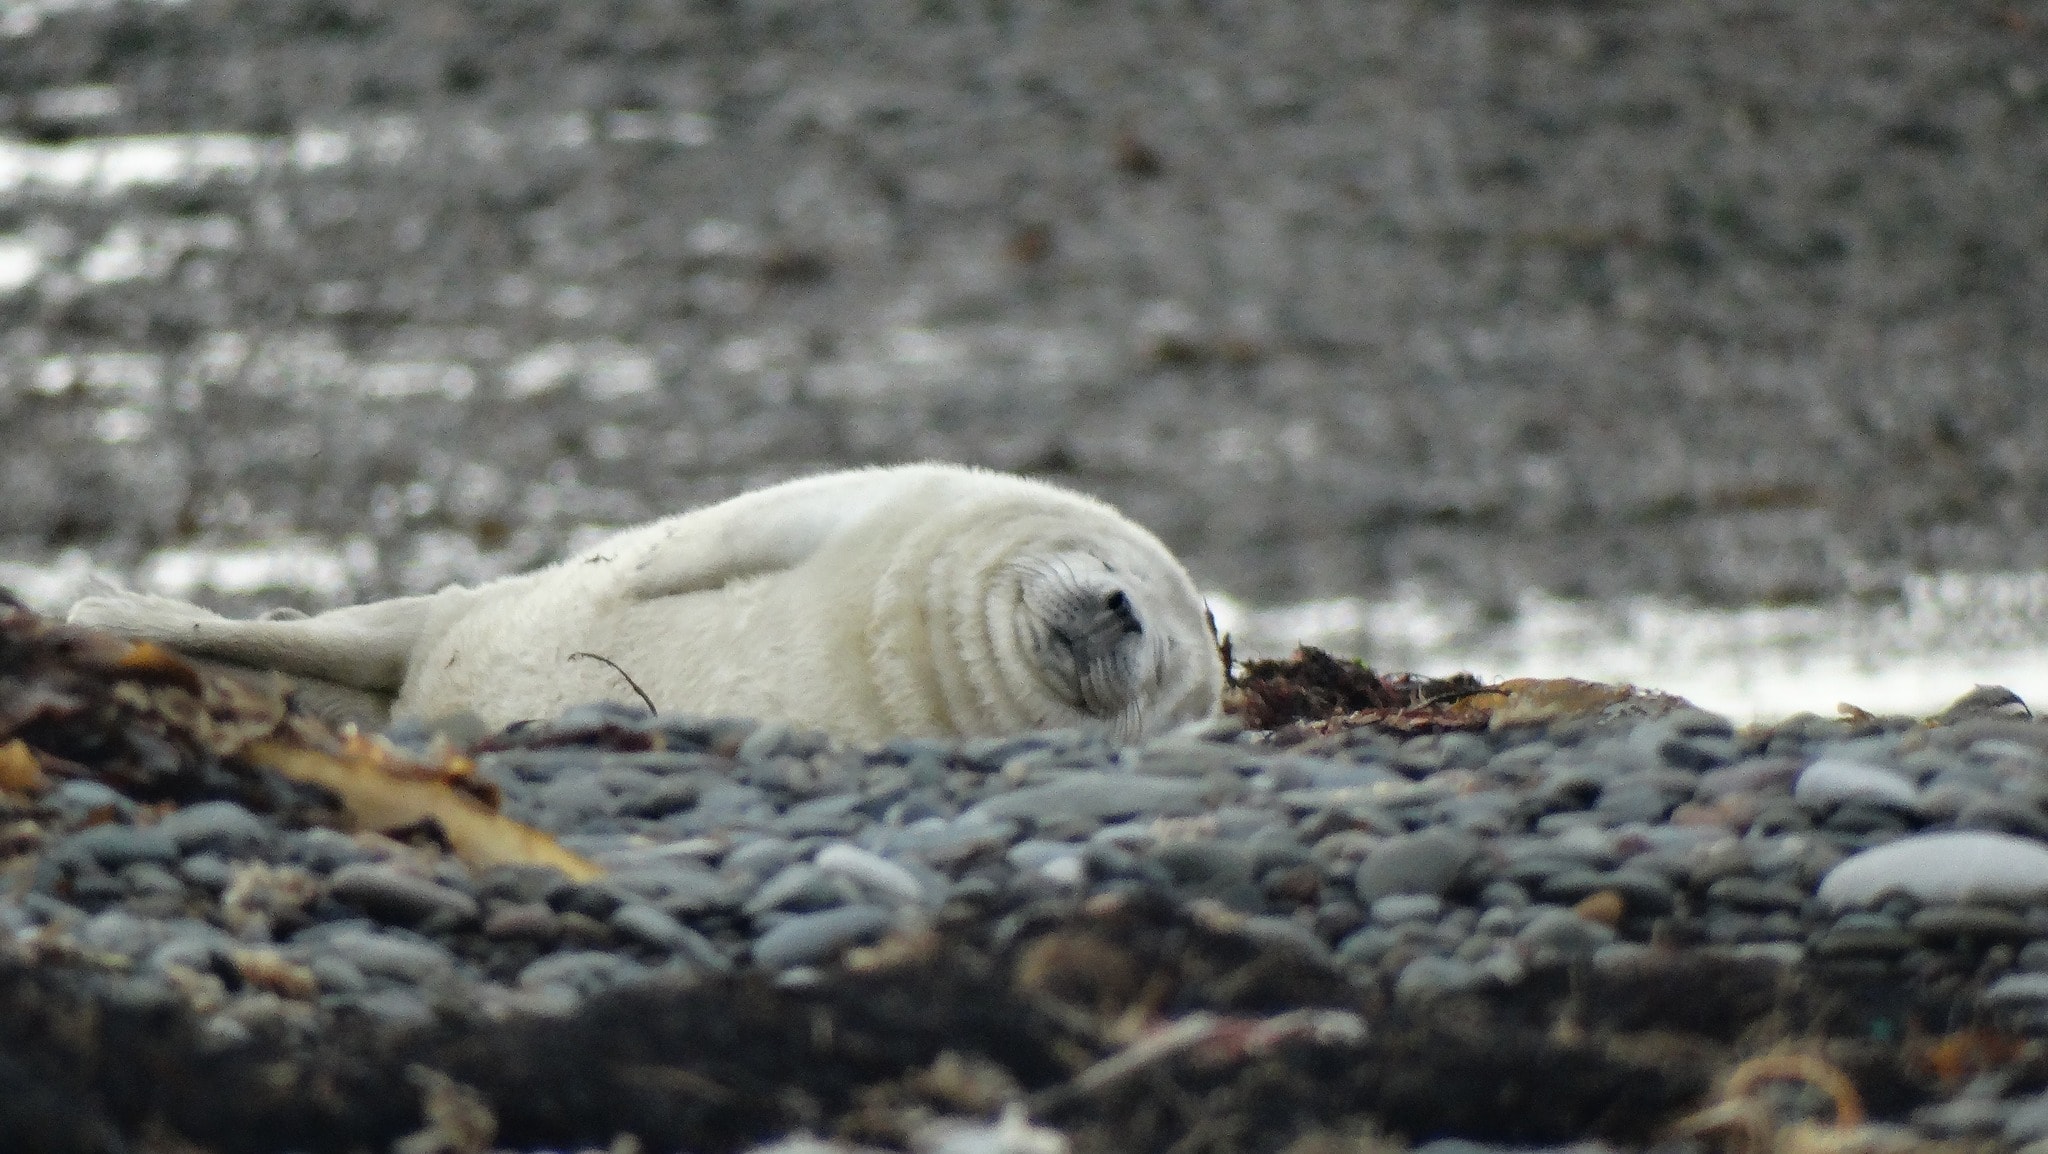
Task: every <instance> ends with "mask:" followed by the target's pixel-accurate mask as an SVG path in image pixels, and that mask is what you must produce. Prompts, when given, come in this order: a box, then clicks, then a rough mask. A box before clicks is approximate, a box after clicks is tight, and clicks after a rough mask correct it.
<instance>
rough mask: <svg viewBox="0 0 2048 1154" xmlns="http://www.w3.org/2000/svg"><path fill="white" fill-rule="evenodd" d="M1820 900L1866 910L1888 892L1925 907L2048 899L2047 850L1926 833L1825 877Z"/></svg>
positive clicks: (1981, 836) (2006, 840) (2018, 842)
mask: <svg viewBox="0 0 2048 1154" xmlns="http://www.w3.org/2000/svg"><path fill="white" fill-rule="evenodd" d="M1819 893H1820V899H1821V900H1822V901H1824V902H1827V903H1828V904H1829V905H1833V906H1868V905H1875V904H1876V903H1877V902H1879V901H1882V900H1883V899H1884V898H1885V897H1886V896H1887V895H1889V894H1895V893H1896V894H1904V895H1906V896H1907V897H1910V898H1913V899H1914V900H1916V901H1918V902H1921V903H1923V904H1927V903H1932V902H1961V901H1972V900H1976V901H2012V902H2030V901H2039V900H2041V899H2042V898H2043V897H2048V846H2044V845H2042V844H2041V843H2040V842H2037V841H2034V840H2032V839H2030V838H2023V837H2014V836H2012V835H2011V834H2003V833H1978V832H1966V833H1923V834H1917V835H1915V836H1913V837H1905V838H1900V839H1899V840H1898V841H1894V842H1888V843H1886V844H1884V845H1881V846H1877V847H1875V848H1873V849H1867V850H1864V851H1863V852H1862V853H1859V854H1857V855H1856V856H1854V857H1852V858H1850V859H1849V860H1847V861H1845V862H1843V863H1842V864H1840V865H1838V866H1836V867H1835V868H1834V869H1831V870H1829V871H1828V875H1827V877H1825V878H1823V879H1821V883H1820V891H1819Z"/></svg>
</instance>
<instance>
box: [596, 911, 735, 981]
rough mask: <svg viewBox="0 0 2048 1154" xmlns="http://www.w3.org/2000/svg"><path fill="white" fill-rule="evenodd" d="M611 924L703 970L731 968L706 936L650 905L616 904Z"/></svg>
mask: <svg viewBox="0 0 2048 1154" xmlns="http://www.w3.org/2000/svg"><path fill="white" fill-rule="evenodd" d="M611 924H612V928H613V929H615V930H617V931H619V932H620V933H622V934H624V935H626V936H627V937H629V938H632V939H634V940H635V941H638V942H640V943H642V944H643V945H649V946H653V947H654V948H656V949H660V950H667V951H669V952H670V953H673V954H678V955H680V956H682V957H685V958H688V959H689V960H690V961H692V962H695V963H697V964H698V965H700V966H703V967H705V968H706V969H710V970H714V971H721V972H722V971H725V970H729V969H731V968H732V963H731V962H729V961H727V960H726V957H725V955H724V954H722V953H720V952H719V951H718V947H717V946H714V945H712V944H711V941H710V939H708V938H706V937H705V936H704V935H703V934H700V933H698V932H697V931H696V930H693V929H691V928H690V927H688V926H686V925H684V924H683V923H681V922H679V921H677V920H676V919H674V918H672V917H670V916H668V915H667V914H665V913H662V912H661V911H660V910H658V909H655V908H654V907H653V906H648V905H640V904H639V903H637V902H636V903H633V904H631V905H623V906H620V907H619V908H618V909H617V910H615V911H613V913H612V916H611Z"/></svg>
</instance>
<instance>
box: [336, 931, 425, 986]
mask: <svg viewBox="0 0 2048 1154" xmlns="http://www.w3.org/2000/svg"><path fill="white" fill-rule="evenodd" d="M324 944H325V946H326V948H327V949H329V950H332V951H333V952H334V953H335V954H336V955H337V956H339V957H341V958H344V959H346V960H348V961H349V962H352V963H354V964H355V967H356V968H357V969H358V970H361V971H362V972H363V973H365V974H370V975H373V976H376V975H381V976H383V977H387V978H395V979H398V980H399V981H404V982H411V983H413V984H415V985H417V984H419V983H421V982H425V981H428V980H430V979H432V978H436V977H439V976H440V975H442V974H446V973H449V972H450V971H452V970H454V968H455V958H454V957H453V956H452V955H450V954H449V953H448V951H447V950H444V949H442V948H441V947H439V946H435V945H428V944H427V943H425V942H416V941H412V940H410V939H407V938H399V937H393V936H391V935H389V934H379V933H373V932H371V931H369V930H362V929H354V928H347V929H342V930H338V931H336V932H335V933H333V934H331V935H328V936H327V939H326V942H325V943H324Z"/></svg>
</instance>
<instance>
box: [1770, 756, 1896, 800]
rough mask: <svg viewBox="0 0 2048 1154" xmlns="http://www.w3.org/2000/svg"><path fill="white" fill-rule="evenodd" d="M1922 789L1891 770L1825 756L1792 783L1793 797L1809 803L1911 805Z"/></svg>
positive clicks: (1802, 772) (1801, 772)
mask: <svg viewBox="0 0 2048 1154" xmlns="http://www.w3.org/2000/svg"><path fill="white" fill-rule="evenodd" d="M1919 792H1920V791H1919V790H1917V789H1914V788H1913V783H1912V782H1910V781H1907V780H1906V779H1905V778H1903V777H1900V776H1899V775H1898V774H1896V773H1893V772H1892V771H1891V770H1888V769H1879V768H1878V767H1877V766H1874V765H1866V764H1864V763H1863V762H1860V761H1850V760H1848V759H1846V758H1839V757H1824V758H1821V759H1820V760H1819V761H1816V762H1814V763H1813V764H1812V765H1809V766H1807V767H1806V768H1805V769H1804V770H1802V771H1800V774H1799V780H1797V781H1795V782H1793V784H1792V796H1793V797H1795V798H1797V799H1799V800H1800V801H1803V802H1805V803H1806V804H1808V805H1832V804H1834V803H1836V802H1842V801H1879V802H1892V803H1894V804H1897V805H1911V804H1913V799H1914V798H1915V797H1917V796H1919Z"/></svg>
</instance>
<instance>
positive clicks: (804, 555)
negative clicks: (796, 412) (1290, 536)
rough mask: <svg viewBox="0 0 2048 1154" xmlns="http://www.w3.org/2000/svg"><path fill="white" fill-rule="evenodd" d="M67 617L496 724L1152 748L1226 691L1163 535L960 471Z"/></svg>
mask: <svg viewBox="0 0 2048 1154" xmlns="http://www.w3.org/2000/svg"><path fill="white" fill-rule="evenodd" d="M71 619H72V620H73V621H76V622H80V623H83V624H88V625H97V626H102V627H105V628H109V629H114V630H117V631H120V632H123V633H127V634H130V635H132V636H138V637H147V638H150V639H153V640H157V641H160V642H163V643H165V644H167V645H170V646H172V647H175V648H178V649H181V650H183V651H185V652H188V653H192V654H196V655H201V656H205V657H210V658H214V659H217V660H221V661H226V662H230V663H234V664H238V665H245V666H251V667H255V668H263V669H277V670H281V671H283V672H286V673H290V674H296V675H299V676H301V677H306V678H311V679H314V680H315V681H318V682H324V683H328V684H331V685H334V686H340V687H345V688H349V689H355V690H361V691H365V692H367V693H369V694H388V695H391V696H392V697H393V698H394V707H393V709H394V712H395V713H397V714H398V715H401V716H405V715H410V716H421V717H435V716H440V715H446V714H450V713H456V712H460V711H465V710H467V711H470V712H474V713H476V714H478V715H479V716H481V717H482V718H483V719H484V720H485V721H487V722H490V723H493V724H503V723H506V722H510V721H513V720H516V719H519V718H528V717H547V716H552V715H554V714H557V713H559V712H561V711H562V710H563V709H564V708H565V707H568V706H571V705H575V704H578V703H580V702H585V701H591V700H597V699H610V700H616V701H622V702H629V703H630V702H635V701H637V700H638V698H637V696H636V695H635V694H634V692H633V690H632V688H631V687H630V686H629V685H628V684H627V681H626V677H628V676H630V678H631V679H632V681H633V682H634V683H635V684H637V685H638V686H639V687H640V688H641V689H642V690H644V691H645V692H646V693H647V695H648V696H649V697H650V698H652V700H653V702H654V704H655V705H656V706H657V707H658V708H659V709H661V710H662V711H664V712H670V711H673V712H682V713H691V714H700V715H702V714H727V715H742V716H750V717H758V718H767V719H774V720H781V721H788V722H793V723H797V724H800V725H806V726H815V727H818V728H822V729H825V730H829V731H831V732H834V733H837V734H840V735H842V736H845V737H847V738H851V739H857V740H873V739H878V738H883V737H887V736H890V735H895V734H908V735H927V736H955V735H989V734H1006V733H1014V732H1019V731H1023V730H1029V729H1036V728H1044V727H1062V726H1075V725H1088V724H1107V725H1108V726H1110V727H1111V729H1112V730H1113V731H1114V732H1116V733H1117V734H1118V735H1119V736H1121V737H1124V738H1135V737H1139V736H1142V735H1144V734H1148V733H1153V732H1157V731H1159V730H1161V729H1164V728H1167V727H1170V726H1172V725H1175V724H1178V723H1181V722H1185V721H1191V720H1196V719H1200V718H1204V717H1207V716H1210V715H1211V714H1213V713H1214V712H1215V711H1216V709H1217V707H1218V703H1219V699H1220V697H1221V693H1222V681H1223V669H1222V664H1221V661H1220V660H1219V658H1218V657H1217V654H1216V650H1215V646H1214V638H1213V635H1212V632H1211V630H1210V628H1209V626H1208V623H1207V618H1206V613H1205V611H1204V609H1203V606H1202V602H1201V598H1200V596H1199V594H1198V593H1197V592H1196V590H1195V587H1194V584H1193V582H1192V581H1190V580H1189V578H1188V575H1187V572H1186V571H1185V570H1184V569H1182V567H1181V565H1180V563H1179V562H1178V561H1176V560H1175V559H1174V557H1173V555H1172V554H1171V553H1169V552H1168V551H1167V549H1166V547H1165V546H1164V545H1162V544H1160V543H1159V541H1158V540H1157V539H1156V538H1154V537H1153V536H1152V535H1151V534H1150V533H1147V532H1146V531H1145V530H1143V529H1141V528H1139V527H1138V526H1136V525H1134V524H1132V523H1131V522H1130V521H1129V520H1127V519H1125V518H1124V517H1123V516H1122V515H1120V514H1119V513H1117V512H1116V511H1115V510H1114V509H1111V508H1110V507H1109V506H1107V505H1105V504H1103V503H1101V502H1100V501H1096V500H1094V499H1092V498H1089V497H1084V496H1081V495H1079V494H1077V493H1072V492H1069V491H1067V490H1064V489H1060V488H1056V487H1054V486H1052V485H1048V484H1045V483H1042V482H1038V481H1032V480H1027V479H1024V478H1021V477H1014V476H1009V475H1006V474H1001V473H992V472H987V471H984V470H979V469H968V468H962V467H959V466H952V465H906V466H899V467H894V468H881V469H862V470H855V471H851V472H844V473H830V474H826V475H823V476H817V477H811V478H807V479H804V480H799V481H792V482H789V483H786V484H782V485H776V486H773V487H771V488H767V489H762V490H759V491H757V492H753V493H748V494H745V495H742V496H739V497H735V498H733V499H732V500H729V501H726V502H723V503H721V504H717V505H712V506H709V507H707V508H703V509H698V510H695V511H693V512H689V513H684V514H682V515H680V516H676V517H671V518H668V519H665V520H662V521H656V522H654V523H652V524H648V525H644V526H641V527H639V528H636V529H631V530H628V531H626V532H623V533H621V534H619V535H617V536H615V537H612V538H611V539H609V540H607V541H605V542H603V543H602V544H599V545H597V546H595V547H594V548H591V549H589V550H587V551H585V552H584V553H582V554H581V555H580V556H576V557H572V558H570V559H569V560H567V561H563V562H561V563H559V564H557V565H553V566H550V567H548V568H546V569H542V570H539V571H537V572H533V573H528V574H524V575H522V576H517V577H508V578H505V579H503V580H500V581H495V582H492V583H489V584H486V585H482V586H479V587H477V588H474V589H470V588H462V587H455V586H451V587H449V588H447V589H444V590H442V591H441V592H439V593H434V594H431V595H428V596H424V597H407V598H400V599H397V600H392V601H383V602H378V603H375V604H370V605H361V606H356V607H354V608H349V609H339V610H335V611H333V612H330V613H323V614H320V615H318V616H314V617H308V618H304V619H300V620H261V621H233V620H229V619H226V618H222V617H219V616H216V615H214V614H211V613H208V612H206V611H204V610H200V609H196V608H194V607H191V606H188V605H184V604H182V603H180V602H175V601H169V600H166V599H163V598H151V597H138V596H134V595H125V596H115V597H93V598H87V599H86V600H83V601H81V602H79V603H78V604H77V605H76V606H74V607H73V609H72V612H71ZM579 654H591V655H595V656H597V657H601V658H603V659H604V661H597V660H581V659H578V658H577V655H579ZM607 662H609V663H610V664H607ZM613 666H616V669H615V668H613ZM621 671H623V674H624V676H622V675H621Z"/></svg>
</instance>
